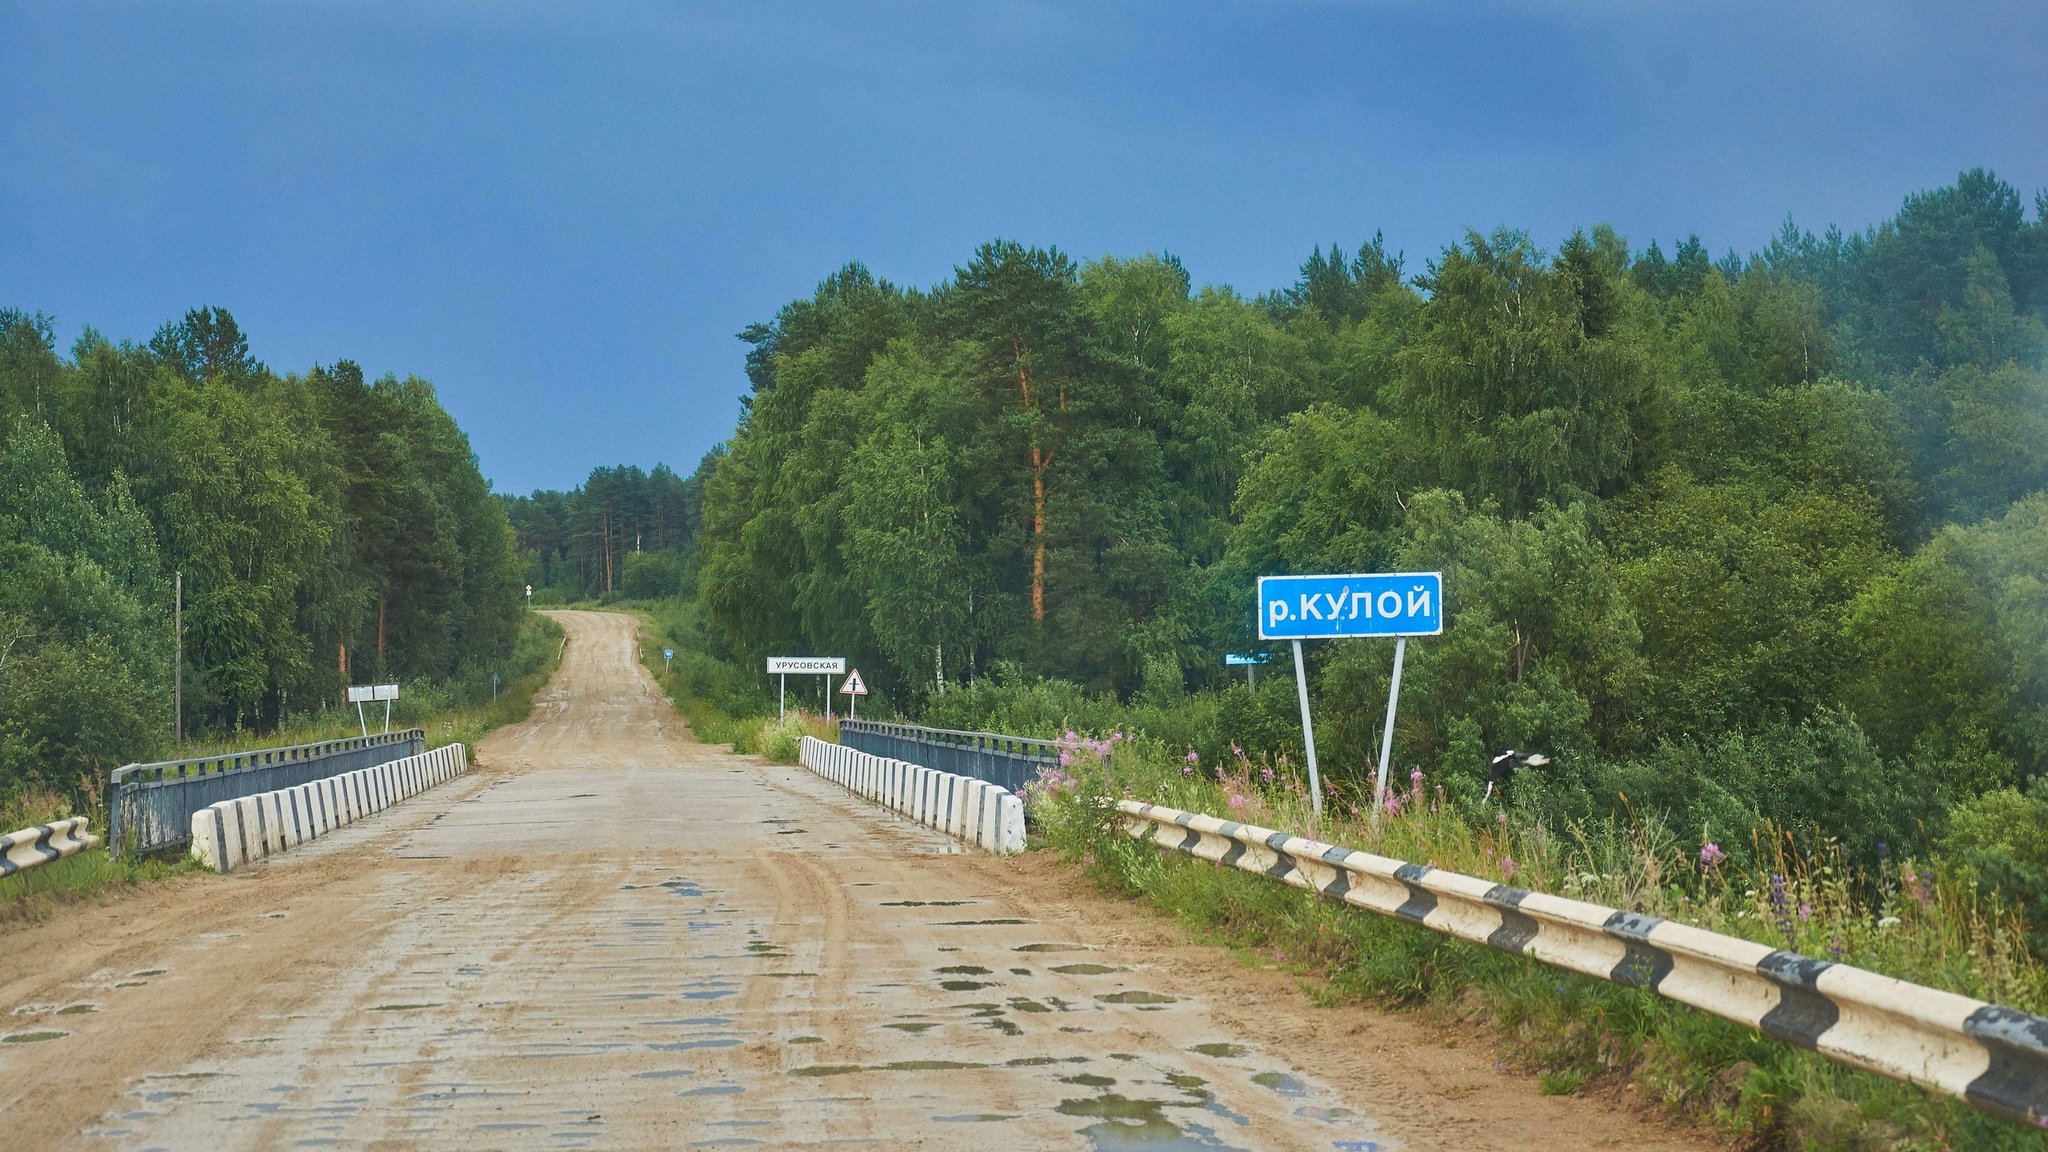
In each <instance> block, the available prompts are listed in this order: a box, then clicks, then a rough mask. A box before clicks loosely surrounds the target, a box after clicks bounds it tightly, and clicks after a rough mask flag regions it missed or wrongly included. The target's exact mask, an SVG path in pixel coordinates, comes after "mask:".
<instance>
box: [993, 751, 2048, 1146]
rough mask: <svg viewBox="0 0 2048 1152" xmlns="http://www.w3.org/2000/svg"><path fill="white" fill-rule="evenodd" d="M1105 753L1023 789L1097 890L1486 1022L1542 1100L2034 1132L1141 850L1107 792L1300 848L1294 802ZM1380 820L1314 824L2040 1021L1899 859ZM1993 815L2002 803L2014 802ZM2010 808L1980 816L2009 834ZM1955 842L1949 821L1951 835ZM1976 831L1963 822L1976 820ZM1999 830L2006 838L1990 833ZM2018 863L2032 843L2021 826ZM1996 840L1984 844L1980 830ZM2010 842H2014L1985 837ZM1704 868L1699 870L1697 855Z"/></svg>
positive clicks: (1538, 817) (1947, 877)
mask: <svg viewBox="0 0 2048 1152" xmlns="http://www.w3.org/2000/svg"><path fill="white" fill-rule="evenodd" d="M1104 743H1106V742H1102V741H1097V742H1089V741H1080V740H1076V741H1064V742H1063V750H1068V751H1069V752H1070V755H1069V756H1068V757H1067V763H1066V764H1065V765H1064V766H1063V768H1062V769H1060V770H1057V771H1049V772H1047V773H1046V774H1045V779H1044V780H1043V782H1041V783H1040V784H1039V785H1037V786H1035V787H1034V788H1032V789H1031V803H1030V808H1031V812H1032V817H1033V821H1034V833H1035V834H1036V835H1037V836H1038V837H1039V838H1040V840H1041V842H1046V843H1049V844H1050V845H1051V846H1052V847H1053V848H1055V849H1057V850H1058V851H1060V852H1061V854H1062V855H1063V856H1065V857H1066V858H1068V859H1069V860H1071V861H1076V862H1080V863H1081V864H1083V866H1084V867H1085V868H1086V869H1087V871H1088V874H1089V875H1090V876H1091V877H1092V878H1093V879H1094V880H1096V881H1097V882H1098V883H1099V884H1101V885H1102V886H1104V887H1106V888H1108V889H1110V890H1112V891H1117V892H1122V893H1126V894H1130V895H1135V896H1142V897H1144V898H1146V899H1148V900H1149V901H1151V902H1152V903H1154V904H1156V905H1157V906H1159V907H1160V908H1161V909H1163V910H1165V911H1167V912H1169V913H1171V914H1173V915H1175V916H1177V917H1179V918H1181V919H1182V920H1184V921H1186V922H1188V923H1189V924H1191V925H1193V926H1195V927H1197V928H1199V929H1202V930H1204V931H1207V932H1210V933H1213V934H1215V935H1216V936H1218V937H1220V938H1222V939H1223V940H1224V941H1226V942H1228V943H1231V944H1233V945H1236V946H1238V947H1240V948H1245V949H1256V950H1259V951H1260V952H1262V953H1264V955H1266V956H1268V957H1271V958H1273V959H1275V960H1278V961H1280V962H1281V963H1283V964H1284V965H1286V966H1287V967H1289V968H1291V969H1293V970H1294V971H1295V972H1297V973H1298V974H1300V975H1302V976H1304V977H1308V978H1311V979H1313V980H1315V981H1316V982H1317V983H1316V984H1314V985H1307V986H1305V987H1307V988H1308V990H1309V991H1310V992H1311V994H1312V995H1314V996H1315V997H1316V998H1317V999H1318V1001H1319V1002H1326V1003H1327V1002H1333V1001H1339V1000H1347V999H1349V1000H1363V1001H1366V1002H1371V1003H1398V1004H1407V1005H1413V1006H1416V1007H1419V1008H1421V1009H1422V1010H1423V1011H1425V1012H1426V1013H1429V1014H1430V1015H1432V1016H1433V1017H1436V1018H1437V1020H1438V1022H1439V1023H1441V1024H1445V1025H1449V1024H1453V1023H1463V1024H1466V1025H1476V1026H1483V1027H1486V1028H1489V1029H1491V1030H1492V1031H1493V1032H1494V1033H1495V1034H1496V1035H1498V1036H1499V1037H1500V1039H1501V1042H1502V1045H1503V1048H1504V1049H1505V1055H1506V1059H1507V1060H1508V1061H1509V1062H1510V1063H1512V1064H1514V1065H1517V1066H1519V1067H1521V1068H1523V1069H1525V1070H1526V1071H1528V1072H1531V1073H1534V1074H1536V1075H1538V1076H1540V1077H1542V1078H1543V1083H1542V1087H1543V1089H1544V1090H1546V1091H1552V1092H1566V1091H1582V1090H1589V1089H1597V1088H1605V1089H1607V1090H1612V1089H1614V1088H1616V1087H1618V1086H1619V1085H1620V1084H1621V1083H1623V1082H1630V1083H1634V1084H1637V1085H1639V1086H1640V1087H1641V1088H1642V1089H1644V1090H1645V1095H1644V1098H1645V1099H1655V1100H1659V1101H1662V1102H1663V1103H1664V1105H1665V1106H1666V1107H1668V1108H1670V1109H1671V1110H1672V1111H1674V1112H1676V1113H1677V1114H1679V1115H1681V1116H1683V1117H1685V1118H1687V1119H1690V1120H1694V1121H1699V1122H1704V1123H1707V1124H1710V1125H1711V1126H1713V1127H1715V1128H1718V1129H1720V1130H1722V1131H1725V1132H1728V1133H1730V1134H1732V1135H1735V1136H1738V1137H1740V1138H1741V1139H1742V1140H1743V1141H1744V1143H1745V1144H1746V1146H1749V1147H1754V1148H1773V1149H1807V1148H1836V1147H1841V1148H1863V1147H1883V1148H1886V1149H1890V1150H1894V1152H1904V1150H1908V1149H1912V1150H1918V1149H1927V1150H1930V1152H1931V1150H1934V1149H1957V1148H1984V1149H1993V1148H1996V1149H2005V1148H2011V1149H2021V1148H2034V1149H2038V1148H2039V1147H2040V1146H2041V1145H2040V1138H2039V1134H2038V1133H2035V1132H2032V1131H2029V1130H2026V1129H2023V1128H2021V1127H2020V1126H2018V1125H2015V1124H2010V1123H2007V1122H2004V1121H2000V1120H1995V1119H1992V1118H1991V1117H1988V1116H1986V1115H1984V1114H1982V1113H1978V1112H1975V1111H1974V1110H1972V1109H1970V1108H1968V1107H1966V1106H1965V1105H1963V1104H1961V1103H1959V1102H1956V1101H1952V1100H1949V1099H1947V1098H1946V1097H1941V1096H1936V1095H1932V1094H1929V1093H1927V1092H1925V1091H1923V1090H1921V1089H1919V1088H1916V1087H1913V1086H1911V1085H1907V1084H1901V1083H1897V1082H1894V1081H1890V1080H1886V1079H1882V1078H1880V1077H1876V1076H1872V1075H1870V1074H1867V1073H1864V1072H1860V1071H1856V1070H1854V1069H1849V1068H1845V1067H1843V1066H1841V1065H1837V1064H1833V1063H1830V1062H1828V1061H1827V1060H1825V1059H1823V1058H1821V1057H1819V1056H1816V1055H1814V1054H1812V1053H1808V1052H1804V1051H1801V1050H1799V1049H1797V1048H1794V1047H1791V1046H1789V1045H1786V1044H1781V1043H1779V1042H1777V1041H1775V1040H1772V1039H1769V1038H1768V1037H1765V1036H1762V1035H1760V1034H1758V1033H1756V1032H1752V1031H1750V1030H1749V1029H1746V1028H1743V1027H1741V1026H1740V1025H1737V1024H1734V1023H1732V1022H1729V1021H1725V1020H1721V1019H1719V1018H1718V1017H1714V1016H1710V1015H1707V1014H1705V1013H1701V1012H1696V1011H1694V1010H1692V1009H1689V1008H1686V1007H1684V1006H1682V1005H1679V1004H1677V1003H1674V1002H1672V1001H1669V1000H1664V999H1662V998H1660V997H1657V996H1656V995H1654V994H1651V993H1648V992H1646V991H1644V990H1641V989H1635V988H1629V987H1625V986H1622V985H1618V984H1610V983H1607V982H1604V981H1598V980H1591V979H1587V978H1584V977H1580V976H1576V975H1572V974H1569V973H1562V972H1559V971H1558V970H1556V969H1553V968H1550V967H1548V966H1546V965H1543V964H1541V963H1538V962H1536V961H1533V960H1529V959H1527V958H1525V957H1519V956H1513V955H1509V954H1507V953H1502V952H1496V951H1493V950H1491V949H1488V948H1484V947H1480V946H1477V945H1472V944H1468V943H1466V942H1463V941H1460V940H1456V939H1452V938H1450V937H1446V936H1443V935H1439V934H1437V933H1435V932H1431V931H1428V930H1426V929H1422V928H1418V927H1415V926H1414V925H1411V924H1408V923H1406V922H1405V921H1402V920H1399V919H1395V918H1389V917H1381V916H1376V915H1373V914H1371V913H1368V912H1364V911H1362V910H1359V909H1356V908H1352V907H1349V906H1347V905H1344V904H1340V903H1336V902H1332V901H1329V900H1323V899H1318V898H1316V897H1315V896H1313V895H1311V894H1309V893H1305V892H1301V891H1298V890H1296V889H1292V888H1288V887H1286V886H1283V885H1279V884H1275V883H1274V882H1273V881H1271V880H1269V879H1266V878H1265V877H1261V876H1254V875H1248V874H1246V873H1242V872H1238V871H1236V870H1227V869H1223V868H1218V867H1216V866H1214V865H1212V864H1209V863H1207V862H1205V861H1201V860H1196V859H1193V858H1190V857H1187V856H1183V855H1180V854H1179V853H1175V852H1169V851H1161V850H1159V849H1158V848H1156V847H1154V846H1153V845H1151V844H1150V843H1144V842H1139V841H1134V840H1131V839H1129V838H1128V837H1126V836H1125V835H1123V834H1122V833H1121V831H1120V830H1119V829H1117V828H1115V827H1113V826H1112V823H1111V821H1110V820H1108V819H1107V818H1106V813H1107V812H1108V811H1109V810H1110V808H1109V804H1108V802H1109V801H1110V800H1111V799H1112V798H1113V797H1116V796H1123V797H1133V798H1142V799H1145V800H1147V801H1150V802H1153V803H1159V804H1164V805H1169V806H1172V807H1176V808H1182V809H1186V810H1190V811H1201V812H1209V813H1212V814H1215V815H1220V816H1224V817H1226V818H1229V819H1235V820H1242V821H1245V822H1247V823H1252V824H1257V825H1261V826H1264V827H1269V828H1275V829H1281V830H1288V831H1294V832H1301V833H1307V832H1308V830H1309V828H1310V827H1311V822H1310V817H1309V812H1308V796H1307V794H1306V790H1305V788H1304V787H1303V785H1302V781H1301V777H1300V774H1299V772H1298V771H1297V770H1296V769H1295V768H1294V766H1293V765H1292V764H1290V763H1289V762H1287V761H1286V760H1284V759H1277V758H1276V759H1274V760H1265V759H1260V760H1253V759H1251V758H1249V757H1242V756H1238V757H1231V758H1229V759H1226V760H1225V761H1223V762H1222V763H1220V764H1219V763H1216V762H1213V761H1210V760H1208V759H1206V758H1204V757H1202V756H1201V755H1199V754H1196V755H1195V756H1193V757H1192V758H1190V756H1189V754H1188V751H1187V750H1185V749H1176V748H1172V747H1169V746H1166V745H1164V744H1162V743H1161V742H1159V741H1157V740H1153V739H1149V738H1146V737H1142V736H1141V737H1138V738H1136V739H1134V740H1126V741H1118V744H1119V747H1118V750H1117V753H1116V756H1115V777H1114V789H1113V790H1112V788H1111V786H1110V782H1109V779H1108V777H1107V775H1106V774H1105V773H1104V772H1103V770H1102V767H1103V766H1102V761H1101V758H1100V757H1099V755H1093V754H1091V751H1092V750H1093V749H1096V748H1099V747H1101V746H1102V745H1103V744H1104ZM1405 783H1407V784H1408V787H1407V788H1406V789H1403V790H1401V791H1399V792H1397V793H1396V796H1397V798H1398V799H1399V801H1400V807H1399V809H1398V810H1397V811H1396V812H1395V814H1394V815H1392V816H1390V817H1388V818H1384V819H1382V820H1380V821H1378V822H1377V823H1375V822H1372V821H1371V820H1370V819H1369V817H1368V816H1364V815H1361V814H1360V809H1361V808H1362V807H1364V806H1365V804H1366V798H1365V796H1364V795H1363V794H1361V792H1360V791H1358V790H1357V789H1356V788H1352V787H1347V786H1345V785H1344V784H1343V783H1342V782H1339V784H1338V786H1337V787H1336V788H1334V789H1333V790H1332V795H1331V796H1330V798H1329V800H1328V802H1327V803H1326V805H1325V809H1324V819H1323V821H1322V822H1321V824H1320V826H1318V827H1317V828H1316V830H1315V832H1314V834H1315V835H1316V836H1317V837H1318V838H1319V839H1323V840H1326V841H1329V842H1333V843H1338V844H1343V845H1345V846H1347V847H1352V848H1359V849H1364V850H1366V851H1370V852H1375V853H1379V854H1382V855H1386V856H1392V857H1396V858H1399V859H1405V860H1414V861H1425V862H1428V863H1430V864H1432V865H1434V866H1437V867H1442V868H1448V869H1452V870H1454V871H1458V872H1463V873H1466V874H1469V875H1474V876H1479V877H1483V878H1487V879H1493V880H1500V881H1504V882H1511V883H1513V884H1515V885H1517V886H1522V887H1527V888H1531V889H1534V890H1538V891H1549V892H1555V893H1559V894H1562V895H1566V896H1572V897H1576V898H1580V899H1586V900H1591V901H1594V902H1597V903H1602V904H1606V905H1610V906H1613V907H1618V908H1623V909H1627V910H1630V911H1635V912H1641V913H1645V914H1648V915H1654V916H1661V917H1666V918H1669V919H1673V920H1676V921H1679V922H1683V923H1690V924H1696V925H1699V926H1701V927H1704V928H1708V929H1710V930H1713V931H1718V932H1723V933H1726V934H1728V935H1732V936H1737V937H1741V938H1745V939H1751V940H1756V941H1759V942H1762V943H1765V944H1768V945H1770V946H1772V947H1775V948H1787V949H1792V950H1795V951H1800V952H1803V953H1805V954H1806V955H1810V956H1816V957H1822V958H1826V959H1830V960H1835V961H1839V962H1845V963H1850V964H1855V965H1857V966H1859V967H1862V968H1865V969H1868V970H1870V971H1875V972H1880V973H1884V974H1886V975H1891V976H1896V977H1899V978H1901V979H1907V980H1913V981H1917V982H1920V983H1924V984H1928V985H1931V986H1934V987H1939V988H1945V989H1948V990H1950V991H1955V992H1959V993H1962V994H1964V995H1968V996H1973V997H1977V998H1979V999H1985V1000H1990V1001H1994V1002H1997V1003H2002V1004H2008V1005H2011V1006H2013V1007H2017V1008H2020V1009H2022V1010H2024V1011H2031V1012H2036V1013H2039V1012H2042V1011H2043V1010H2044V1009H2048V969H2044V967H2043V966H2042V965H2041V964H2040V963H2039V962H2037V961H2035V960H2034V959H2033V958H2032V957H2031V956H2030V955H2029V953H2028V952H2027V949H2026V946H2025V943H2024V941H2023V940H2022V938H2021V929H2020V925H2019V923H2018V922H2017V921H2016V919H2015V918H2014V917H2013V916H2012V914H2011V912H2010V910H2009V909H2008V908H2007V907H2005V906H2004V905H2003V904H2002V903H2001V902H2000V901H1999V900H1998V899H1997V898H1995V897H1988V896H1987V895H1986V894H1985V893H1983V892H1982V891H1981V890H1980V889H1979V888H1978V887H1976V886H1973V885H1972V884H1970V883H1969V879H1968V878H1967V877H1965V876H1962V875H1959V874H1958V875H1951V874H1949V873H1947V872H1945V871H1943V870H1941V869H1938V868H1937V869H1929V868H1927V867H1926V866H1924V865H1918V864H1915V863H1914V862H1913V861H1910V860H1908V861H1902V862H1900V861H1891V860H1887V861H1884V862H1882V863H1881V864H1880V865H1879V866H1878V867H1877V868H1876V869H1874V870H1870V871H1865V870H1860V869H1856V868H1853V867H1851V866H1850V865H1849V863H1848V861H1847V860H1846V858H1845V857H1844V855H1843V854H1842V853H1841V852H1840V851H1839V849H1837V848H1834V847H1833V846H1831V845H1827V844H1825V843H1823V844H1820V845H1818V846H1817V847H1816V848H1815V850H1813V851H1802V850H1801V849H1800V848H1799V841H1797V840H1795V839H1794V838H1792V837H1788V836H1784V835H1782V834H1778V835H1773V834H1771V833H1770V828H1769V825H1767V824H1766V825H1762V826H1761V831H1760V833H1759V835H1758V837H1757V840H1756V842H1755V843H1753V844H1751V845H1749V846H1747V851H1746V853H1745V855H1746V857H1747V859H1748V860H1749V861H1750V863H1749V864H1748V865H1746V866H1745V865H1741V864H1739V863H1738V862H1737V861H1736V860H1735V859H1734V857H1732V856H1730V855H1727V854H1724V853H1721V852H1720V851H1719V848H1718V846H1717V849H1716V851H1715V852H1710V853H1702V851H1700V848H1701V847H1703V846H1697V845H1695V843H1694V842H1693V841H1692V839H1691V837H1690V836H1684V837H1681V836H1680V835H1679V834H1678V833H1676V832H1675V831H1674V830H1672V829H1671V828H1669V827H1667V826H1665V825H1664V824H1663V823H1662V822H1661V821H1659V820H1658V819H1657V818H1656V817H1654V816H1648V815H1646V816H1638V817H1636V818H1633V819H1630V818H1609V817H1602V818H1600V819H1597V820H1590V821H1579V822H1571V823H1563V824H1556V823H1551V822H1549V821H1548V820H1547V818H1546V817H1544V816H1543V814H1542V812H1541V810H1540V808H1539V807H1538V806H1536V805H1522V806H1519V807H1512V808H1510V809H1508V810H1506V811H1502V810H1501V809H1499V808H1497V807H1492V808H1488V809H1486V810H1485V811H1483V812H1482V811H1479V810H1476V809H1474V808H1473V807H1471V806H1469V805H1466V804H1462V803H1460V802H1458V801H1457V800H1456V799H1454V798H1453V797H1452V796H1451V794H1450V792H1449V790H1448V789H1440V788H1438V787H1437V786H1435V785H1434V784H1433V783H1429V782H1427V781H1425V780H1418V779H1416V778H1415V777H1413V776H1411V777H1410V778H1409V780H1408V781H1406V782H1405ZM2007 806H2008V807H2011V805H2010V802H2009V801H2008V805H2007ZM2024 815H2025V813H2023V812H2020V811H2019V810H2018V809H2017V808H2013V809H2012V811H2009V812H2004V813H2002V814H2001V816H2000V817H1999V818H1998V819H1996V820H1994V819H1992V818H1991V817H1990V816H1989V815H1987V816H1986V817H1985V818H1984V819H1983V820H1982V821H1980V823H1981V824H1982V825H1983V826H1985V827H1986V828H1990V829H1992V830H1993V831H1994V832H1995V834H1996V835H1998V836H2005V835H2007V834H2008V833H2010V832H2012V830H2013V829H2017V828H2018V827H2020V826H2021V825H2020V824H2019V823H2018V820H2019V819H2021V818H2023V817H2024ZM1962 826H1964V824H1963V823H1962V822H1959V827H1962ZM1969 826H1971V827H1975V826H1976V825H1969ZM1998 830H2004V831H1998ZM2010 841H2011V842H2012V844H2013V846H2014V856H2015V858H2018V857H2020V856H2022V855H2024V853H2025V852H2026V851H2029V850H2030V849H2029V848H2028V847H2027V845H2028V844H2029V843H2030V842H2028V841H2026V840H2025V839H2024V838H2023V837H2020V836H2018V835H2017V834H2016V833H2013V834H2012V835H2011V836H2010ZM1987 842H1990V837H1987ZM1997 842H1998V843H2001V844H2003V843H2007V842H2008V841H2007V840H2003V839H2001V840H1998V841H1997ZM1703 855H1704V856H1705V859H1704V860H1703V859H1702V856H1703Z"/></svg>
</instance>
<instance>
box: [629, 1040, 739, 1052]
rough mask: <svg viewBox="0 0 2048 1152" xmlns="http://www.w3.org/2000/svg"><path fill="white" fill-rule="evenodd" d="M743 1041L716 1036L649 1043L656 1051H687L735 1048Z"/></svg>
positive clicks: (649, 1046)
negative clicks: (703, 1038)
mask: <svg viewBox="0 0 2048 1152" xmlns="http://www.w3.org/2000/svg"><path fill="white" fill-rule="evenodd" d="M742 1043H744V1041H742V1040H740V1039H738V1038H729V1039H728V1038H722V1037H721V1038H716V1039H711V1040H677V1041H673V1042H671V1043H668V1044H649V1045H648V1046H647V1047H648V1048H650V1049H652V1050H654V1051H656V1052H688V1051H690V1050H691V1049H693V1048H737V1047H739V1046H740V1045H741V1044H742Z"/></svg>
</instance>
